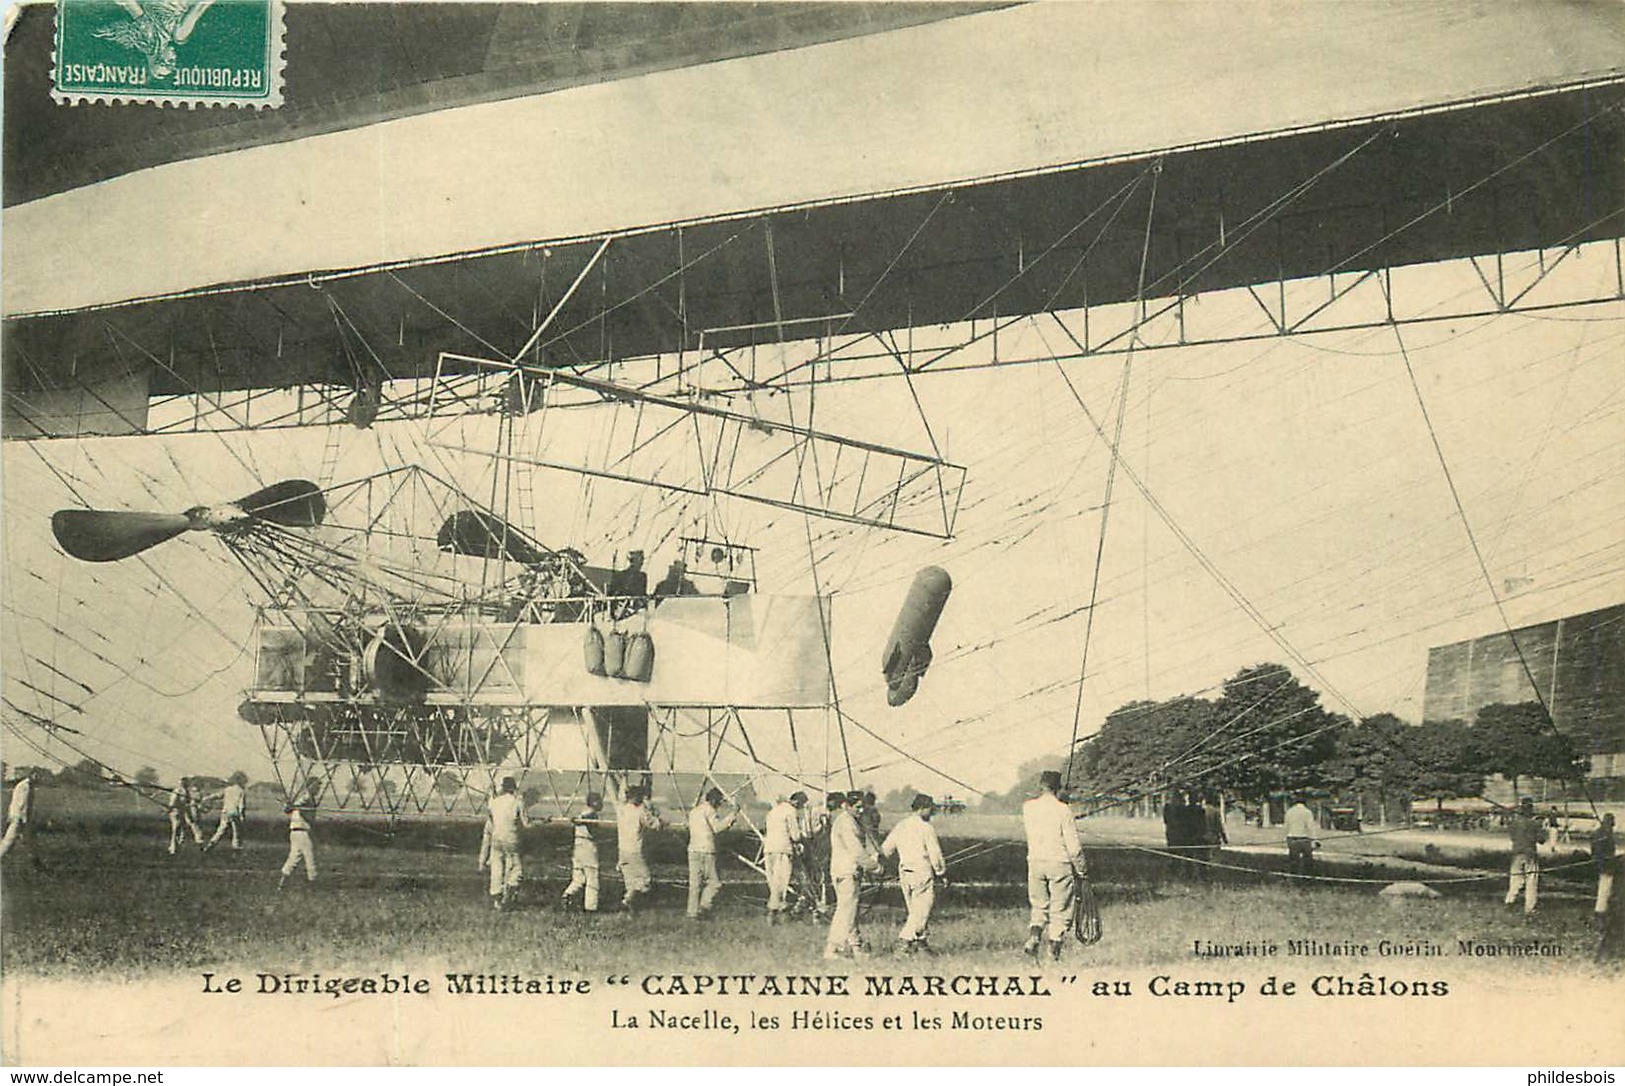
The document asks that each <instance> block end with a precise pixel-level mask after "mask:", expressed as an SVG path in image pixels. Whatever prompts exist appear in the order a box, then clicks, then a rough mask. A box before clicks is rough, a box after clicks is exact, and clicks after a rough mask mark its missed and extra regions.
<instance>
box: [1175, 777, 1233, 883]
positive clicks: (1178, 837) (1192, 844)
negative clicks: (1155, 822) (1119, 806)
mask: <svg viewBox="0 0 1625 1086" xmlns="http://www.w3.org/2000/svg"><path fill="white" fill-rule="evenodd" d="M1162 828H1163V836H1164V838H1165V839H1166V841H1167V842H1168V851H1169V852H1171V853H1173V854H1174V855H1175V856H1184V857H1189V858H1192V859H1195V860H1198V861H1200V862H1201V863H1200V865H1199V866H1198V870H1199V871H1201V872H1203V873H1206V872H1207V871H1208V870H1209V868H1207V867H1206V866H1205V864H1208V863H1211V862H1212V861H1213V859H1214V857H1215V856H1216V855H1217V853H1218V851H1219V847H1220V846H1221V845H1227V844H1229V843H1230V837H1229V835H1228V834H1226V833H1225V830H1224V815H1223V813H1222V812H1221V811H1220V809H1219V800H1218V797H1217V796H1213V795H1209V796H1205V797H1204V796H1202V795H1200V794H1199V793H1196V792H1188V793H1184V794H1181V793H1178V792H1175V793H1174V794H1173V795H1171V796H1169V797H1168V802H1167V803H1166V804H1165V805H1164V806H1163V808H1162Z"/></svg>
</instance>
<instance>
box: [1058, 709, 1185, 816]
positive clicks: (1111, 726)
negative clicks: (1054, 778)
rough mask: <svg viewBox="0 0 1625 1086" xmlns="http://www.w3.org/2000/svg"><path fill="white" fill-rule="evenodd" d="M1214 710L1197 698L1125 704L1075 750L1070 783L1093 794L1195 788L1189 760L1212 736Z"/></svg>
mask: <svg viewBox="0 0 1625 1086" xmlns="http://www.w3.org/2000/svg"><path fill="white" fill-rule="evenodd" d="M1214 708H1215V707H1214V704H1213V703H1212V702H1210V701H1203V700H1202V699H1201V698H1186V697H1180V698H1171V699H1169V700H1168V701H1133V702H1129V703H1128V704H1127V705H1124V706H1122V707H1121V708H1119V709H1117V710H1115V711H1114V712H1112V714H1111V715H1110V716H1108V717H1107V718H1106V722H1105V723H1104V724H1102V725H1101V728H1100V732H1099V733H1098V734H1097V735H1096V736H1095V737H1094V738H1093V739H1092V740H1091V741H1090V742H1088V743H1086V744H1085V745H1084V746H1083V747H1082V748H1081V749H1080V750H1079V752H1078V754H1077V757H1076V760H1075V762H1074V766H1075V769H1074V772H1073V780H1074V781H1078V782H1081V783H1082V784H1083V785H1084V786H1085V787H1087V788H1088V789H1089V790H1090V791H1092V792H1094V793H1095V794H1097V795H1118V794H1129V793H1138V792H1143V791H1146V790H1148V789H1154V788H1157V787H1160V786H1162V785H1166V784H1169V783H1174V784H1183V785H1190V784H1192V783H1194V782H1193V780H1192V774H1191V766H1192V763H1191V761H1190V758H1191V756H1192V752H1193V750H1197V751H1199V750H1200V747H1201V744H1202V743H1203V742H1204V740H1205V739H1206V737H1207V736H1208V735H1209V733H1211V731H1212V728H1213V715H1214Z"/></svg>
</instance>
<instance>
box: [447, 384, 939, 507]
mask: <svg viewBox="0 0 1625 1086" xmlns="http://www.w3.org/2000/svg"><path fill="white" fill-rule="evenodd" d="M442 360H443V362H451V363H453V364H456V365H459V366H467V365H483V366H489V367H492V368H497V369H502V370H506V371H507V372H509V373H510V374H511V375H512V376H513V377H515V378H519V379H525V380H530V381H534V382H535V383H536V384H537V385H538V386H539V388H538V395H539V396H540V402H541V403H542V405H543V408H544V409H546V408H553V409H561V408H567V407H572V406H603V405H612V406H613V408H614V409H615V410H626V411H629V412H631V414H632V416H633V419H632V422H631V425H629V426H616V427H612V428H611V431H610V436H609V440H608V442H607V444H606V445H604V446H603V447H594V448H590V449H587V448H583V449H580V450H579V456H570V457H566V456H563V455H559V454H554V453H551V452H550V451H544V450H540V449H539V450H537V451H536V452H534V453H531V454H524V453H519V452H514V453H504V452H498V451H495V450H485V449H470V448H466V447H464V446H460V445H448V444H444V443H441V442H437V441H433V440H431V441H429V442H427V444H429V445H430V446H432V447H437V448H449V449H455V450H456V451H459V452H472V453H476V454H478V455H481V456H489V457H492V458H494V459H499V460H509V461H512V462H514V463H521V464H529V465H532V466H536V467H544V468H554V469H558V470H562V471H570V472H576V473H578V474H582V475H591V476H594V477H597V478H604V479H614V480H618V481H621V482H628V483H636V484H639V485H642V486H651V487H655V488H657V489H661V490H668V491H675V492H679V493H685V494H696V495H702V496H713V495H716V496H724V497H730V498H738V499H741V500H744V501H751V502H757V503H760V504H763V505H770V506H774V507H776V508H780V509H789V510H793V511H797V512H804V513H809V514H811V515H814V516H819V517H825V518H829V519H833V520H838V521H843V522H846V523H849V524H862V525H866V526H869V527H875V528H887V529H891V530H893V531H900V532H909V533H913V534H916V535H926V536H932V537H935V538H939V539H946V538H948V537H950V536H951V535H952V534H953V527H954V519H955V517H956V516H957V514H958V511H959V501H960V496H961V493H962V492H963V490H964V485H965V468H963V467H962V466H960V465H957V464H951V463H949V462H947V461H946V460H942V459H940V458H938V457H935V456H930V455H926V454H923V453H914V452H908V451H906V450H903V449H898V448H893V447H890V446H886V445H879V444H875V443H873V442H868V441H859V440H856V439H853V438H848V437H841V436H838V435H835V434H830V433H825V432H823V431H819V430H813V429H811V428H809V427H806V426H801V425H797V424H794V423H787V422H781V421H778V420H776V419H774V420H769V419H764V418H761V417H758V416H755V415H747V414H743V413H741V412H737V411H730V410H727V409H725V408H721V407H716V406H713V405H711V404H708V403H703V402H699V401H698V400H689V399H678V398H675V397H671V396H662V395H656V394H653V393H649V392H644V391H641V390H639V389H637V388H634V387H632V386H630V385H625V384H620V383H616V382H610V381H603V380H599V379H597V378H592V377H582V376H579V375H576V374H572V373H568V372H565V371H561V370H547V369H541V368H538V367H530V366H518V365H515V364H513V363H507V362H494V361H490V360H486V359H477V358H471V357H469V356H466V355H443V356H442Z"/></svg>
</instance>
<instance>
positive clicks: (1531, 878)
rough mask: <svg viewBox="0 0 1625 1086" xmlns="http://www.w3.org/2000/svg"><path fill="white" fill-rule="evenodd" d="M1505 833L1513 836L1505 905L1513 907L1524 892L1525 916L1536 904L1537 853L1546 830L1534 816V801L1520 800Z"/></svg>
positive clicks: (1537, 883)
mask: <svg viewBox="0 0 1625 1086" xmlns="http://www.w3.org/2000/svg"><path fill="white" fill-rule="evenodd" d="M1507 832H1508V834H1510V835H1511V837H1512V869H1511V871H1510V873H1509V876H1508V880H1507V900H1506V903H1507V904H1508V905H1514V904H1516V903H1517V901H1518V892H1519V891H1520V890H1521V891H1523V911H1524V913H1525V915H1527V914H1529V913H1532V912H1534V911H1535V901H1536V899H1537V898H1538V897H1539V895H1540V858H1539V850H1540V846H1541V845H1542V844H1543V843H1544V842H1545V840H1546V827H1545V826H1543V825H1541V822H1540V818H1539V817H1538V816H1536V814H1535V801H1534V800H1533V799H1530V798H1529V797H1528V796H1525V797H1523V800H1522V801H1521V802H1520V803H1519V804H1518V813H1517V814H1515V815H1513V816H1512V821H1511V822H1510V823H1509V824H1508V825H1507Z"/></svg>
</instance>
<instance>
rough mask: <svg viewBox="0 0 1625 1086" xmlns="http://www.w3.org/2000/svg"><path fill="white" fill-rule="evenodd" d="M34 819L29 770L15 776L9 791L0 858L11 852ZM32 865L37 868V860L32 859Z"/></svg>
mask: <svg viewBox="0 0 1625 1086" xmlns="http://www.w3.org/2000/svg"><path fill="white" fill-rule="evenodd" d="M33 818H34V773H33V771H32V770H29V771H27V772H24V773H19V774H18V775H17V783H16V784H15V785H14V786H13V787H12V789H11V804H10V805H9V806H8V807H7V808H6V835H5V837H4V838H0V856H4V855H5V854H6V853H8V852H10V851H11V846H13V845H15V844H16V843H17V839H18V838H19V837H21V836H22V835H23V834H24V833H27V832H28V826H29V823H30V822H32V821H33ZM34 865H35V866H36V867H38V866H39V858H38V857H37V856H36V857H35V858H34Z"/></svg>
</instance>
